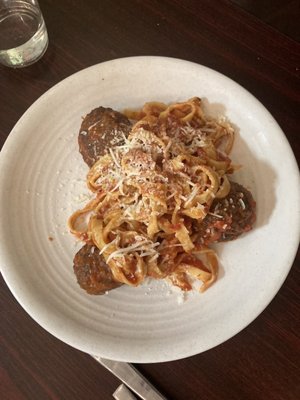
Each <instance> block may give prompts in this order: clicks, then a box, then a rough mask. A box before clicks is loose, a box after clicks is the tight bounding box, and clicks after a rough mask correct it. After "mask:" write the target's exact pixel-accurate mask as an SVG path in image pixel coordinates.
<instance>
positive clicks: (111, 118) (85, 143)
mask: <svg viewBox="0 0 300 400" xmlns="http://www.w3.org/2000/svg"><path fill="white" fill-rule="evenodd" d="M130 129H131V123H130V121H129V119H128V118H127V117H126V116H125V115H123V114H121V113H119V112H117V111H114V110H112V109H111V108H105V107H98V108H95V109H94V110H92V111H91V112H90V113H89V114H88V115H87V116H86V117H85V118H84V119H83V121H82V124H81V127H80V130H79V135H78V144H79V152H80V153H81V155H82V157H83V159H84V161H85V162H86V163H87V165H88V166H89V167H91V166H92V165H93V164H94V163H95V162H96V161H97V160H98V159H99V157H101V156H102V155H103V154H105V150H106V149H107V148H108V147H112V146H114V145H122V144H124V136H125V137H127V136H128V133H129V131H130Z"/></svg>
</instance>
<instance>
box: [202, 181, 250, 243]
mask: <svg viewBox="0 0 300 400" xmlns="http://www.w3.org/2000/svg"><path fill="white" fill-rule="evenodd" d="M254 222H255V201H254V200H253V197H252V194H251V193H250V191H249V190H247V189H246V188H244V187H243V186H242V185H240V184H239V183H236V182H233V181H230V190H229V193H228V195H227V196H225V197H224V198H219V199H215V200H214V201H213V202H212V205H211V208H210V213H209V214H208V215H207V216H206V217H205V218H204V219H203V220H202V221H195V222H194V229H195V230H196V231H197V232H198V234H200V237H201V238H202V240H203V243H204V244H206V245H208V244H210V243H214V242H224V241H229V240H233V239H236V238H237V237H238V236H240V235H241V234H242V233H244V232H247V231H249V230H250V229H251V228H252V226H253V224H254Z"/></svg>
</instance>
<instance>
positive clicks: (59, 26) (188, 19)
mask: <svg viewBox="0 0 300 400" xmlns="http://www.w3.org/2000/svg"><path fill="white" fill-rule="evenodd" d="M235 3H237V1H235ZM252 3H254V2H252ZM255 3H256V4H258V3H260V2H255ZM271 3H273V2H271V1H270V2H268V1H264V4H265V5H266V6H267V5H268V4H269V5H270V7H271ZM40 4H41V8H42V10H43V13H44V17H45V20H46V23H47V26H48V31H49V37H50V44H49V48H48V51H47V53H46V54H45V56H44V57H43V59H42V60H41V61H40V62H38V63H37V64H35V65H32V66H30V67H28V68H26V69H19V70H13V69H8V68H5V67H0V93H1V96H0V138H1V145H2V144H3V143H4V141H5V139H6V137H7V136H8V135H9V132H10V131H11V129H12V127H13V126H14V124H15V123H16V122H17V120H18V119H19V118H20V116H21V115H22V113H23V112H24V111H25V110H26V109H27V108H28V107H29V106H30V105H31V104H32V103H33V102H34V101H35V100H36V99H37V98H38V97H39V96H40V95H41V94H43V93H44V92H45V91H46V90H48V89H49V88H50V87H52V86H53V85H55V84H56V83H57V82H59V81H60V80H62V79H64V78H65V77H67V76H69V75H70V74H72V73H74V72H77V71H78V70H80V69H82V68H85V67H88V66H90V65H93V64H96V63H99V62H102V61H106V60H110V59H113V58H119V57H127V56H134V55H162V56H171V57H178V58H183V59H186V60H190V61H194V62H197V63H200V64H204V65H206V66H208V67H211V68H213V69H215V70H217V71H220V72H222V73H224V74H225V75H227V76H229V77H231V78H232V79H234V80H236V81H237V82H238V83H240V84H241V85H243V86H244V87H245V88H246V89H248V90H249V91H250V92H251V93H253V94H254V95H255V96H256V97H257V98H258V99H259V100H260V101H261V102H262V103H263V104H264V105H265V106H266V107H267V108H268V109H269V111H270V112H271V113H272V114H273V115H274V117H275V118H276V120H277V121H278V123H279V124H280V126H281V127H282V129H283V131H284V132H285V134H286V136H287V138H288V140H289V142H290V144H291V146H292V148H293V150H294V153H295V155H296V157H297V159H298V161H299V159H300V144H299V100H300V91H299V67H300V65H299V64H300V45H299V44H298V43H297V42H296V41H295V40H293V39H291V38H289V37H288V36H287V35H286V34H282V33H281V32H279V30H278V29H280V26H282V25H280V24H277V25H275V27H276V29H273V28H272V27H271V26H270V24H271V22H272V21H271V22H270V21H266V18H265V16H264V15H262V13H263V9H258V10H257V12H256V13H255V12H253V14H254V15H250V14H248V13H247V12H245V11H243V10H241V9H239V8H238V7H237V6H236V4H233V3H232V2H231V1H209V0H201V1H197V0H185V1H183V0H182V1H179V0H172V1H171V0H140V1H139V0H132V1H128V0H127V1H125V0H118V1H110V0H101V1H97V0H64V1H58V0H56V1H54V0H40ZM252 7H254V6H253V4H252ZM250 11H251V10H250ZM252 11H253V10H252ZM254 11H255V7H254ZM255 15H256V16H255ZM260 15H261V19H262V21H260V20H259V18H258V17H259V16H260ZM283 31H284V30H283ZM284 33H286V32H284ZM290 36H291V37H292V35H290ZM294 37H295V36H294ZM287 201H288V200H287ZM287 223H288V221H287ZM279 245H280V244H279ZM299 264H300V254H299V252H298V254H297V257H296V259H295V262H294V265H293V267H292V269H291V272H290V274H289V275H288V278H287V280H286V282H285V283H284V285H283V287H282V288H281V289H280V291H279V293H278V294H277V296H276V297H275V298H274V300H273V301H272V302H271V304H270V305H269V306H268V307H267V309H266V310H265V311H264V312H263V313H262V314H261V315H260V316H259V317H258V318H257V319H256V320H255V321H254V322H253V323H252V324H250V325H249V326H248V327H247V328H246V329H244V330H243V331H242V332H241V333H239V334H238V335H236V336H235V337H234V338H232V339H231V340H229V341H227V342H226V343H223V344H222V345H220V346H218V347H216V348H214V349H212V350H210V351H207V352H205V353H203V354H200V355H197V356H194V357H190V358H188V359H185V360H179V361H174V362H170V363H160V364H142V365H138V368H139V369H140V370H141V371H142V372H143V373H144V374H145V376H146V377H148V378H149V379H150V380H151V381H152V383H153V384H154V385H156V386H157V388H158V389H159V390H161V392H162V393H164V394H165V395H166V396H167V397H168V398H169V399H174V400H181V399H183V400H185V399H200V398H201V399H210V400H221V399H222V400H223V399H233V400H234V399H243V400H248V399H249V400H250V399H258V400H259V399H265V398H266V397H267V398H269V399H272V400H279V399H280V400H296V399H298V398H300V385H299V376H300V363H299V360H300V340H299V331H300V324H299V309H300V294H299V293H300V291H299ZM297 267H298V268H297ZM0 285H1V292H0V301H1V327H0V342H1V346H0V349H1V356H0V360H1V361H0V363H1V364H0V367H1V369H0V385H1V386H0V393H1V395H0V396H1V398H3V399H7V400H8V399H9V400H25V399H26V400H27V399H30V400H44V399H45V400H48V399H51V400H58V399H74V400H77V399H78V400H79V399H89V400H93V399H95V400H96V399H97V400H98V399H103V400H105V399H111V398H112V397H111V394H112V393H113V391H114V390H115V389H116V387H117V386H118V384H119V381H118V380H117V379H116V378H115V377H114V376H113V375H111V374H110V373H109V372H107V371H106V370H105V369H104V368H103V367H102V366H100V365H99V364H98V363H96V362H95V361H94V360H93V359H92V358H91V357H90V356H89V355H87V354H84V353H82V352H79V351H77V350H75V349H73V348H71V347H69V346H67V345H65V344H64V343H62V342H60V341H59V340H57V339H56V338H54V337H53V336H51V335H50V334H48V333H47V332H45V331H44V330H43V329H42V328H41V327H39V325H37V324H36V323H35V322H34V321H33V320H32V319H31V318H30V317H29V316H28V315H27V314H26V313H25V311H24V310H23V309H22V308H21V306H20V305H19V304H18V303H17V301H16V300H15V299H14V298H13V296H12V294H11V293H10V291H9V289H8V288H7V286H6V284H5V283H4V281H3V280H1V282H0ZM195 334H196V332H195Z"/></svg>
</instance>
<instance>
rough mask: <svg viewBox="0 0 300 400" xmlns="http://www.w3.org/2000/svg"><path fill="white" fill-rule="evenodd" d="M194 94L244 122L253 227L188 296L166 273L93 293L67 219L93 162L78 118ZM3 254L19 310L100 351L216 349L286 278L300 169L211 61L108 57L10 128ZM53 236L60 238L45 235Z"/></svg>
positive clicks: (238, 150)
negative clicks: (84, 283) (82, 279)
mask: <svg viewBox="0 0 300 400" xmlns="http://www.w3.org/2000/svg"><path fill="white" fill-rule="evenodd" d="M193 96H199V97H202V98H204V99H206V100H205V104H206V109H207V111H208V112H209V113H212V114H214V115H221V114H222V115H226V116H227V117H228V118H229V119H230V120H231V121H232V122H233V123H234V124H235V126H236V128H237V139H236V142H235V148H234V151H233V154H232V157H233V159H234V161H238V162H241V163H242V164H243V166H244V168H243V169H242V170H241V171H240V172H239V173H238V174H236V176H235V180H237V181H239V182H240V183H243V184H245V185H246V186H248V187H249V188H250V189H251V191H252V192H253V195H254V197H255V199H256V201H257V223H256V227H255V229H254V230H253V231H251V232H250V233H248V234H246V235H244V236H243V237H242V238H239V239H238V240H236V241H234V242H232V243H226V244H224V245H221V244H220V245H217V246H216V249H217V252H218V254H219V257H220V262H221V273H220V278H219V280H218V281H217V283H216V284H215V285H213V287H211V288H210V289H209V290H208V291H207V292H205V293H204V294H189V295H188V296H186V298H183V297H182V296H180V295H179V294H178V293H177V292H174V293H173V292H172V291H170V288H168V287H166V285H165V284H164V283H163V282H149V283H148V284H145V285H143V286H142V287H139V288H130V287H125V286H123V287H121V288H119V289H117V290H113V291H111V292H109V294H107V295H104V296H89V295H87V294H86V293H85V292H84V291H82V290H81V289H80V288H79V286H78V285H77V283H76V279H75V276H74V274H73V270H72V259H73V256H74V254H75V253H76V251H77V250H78V249H79V248H80V247H81V244H78V243H76V241H75V239H74V238H73V237H72V236H71V235H70V234H68V231H67V227H66V221H67V218H68V216H69V215H70V214H71V213H72V212H73V211H74V210H75V209H77V208H79V207H82V206H83V204H84V202H82V200H84V198H83V197H82V196H81V197H80V196H79V195H80V194H82V193H86V192H87V191H86V189H85V175H86V172H87V167H86V165H85V164H84V162H83V161H82V159H81V156H80V154H79V153H78V146H77V133H78V130H79V127H80V124H81V117H82V116H84V115H86V114H87V113H88V112H89V111H90V110H92V109H93V108H95V107H97V106H99V105H102V106H110V107H112V108H114V109H116V110H122V109H124V108H126V107H138V106H141V105H142V104H143V103H144V102H146V101H150V100H159V101H163V102H174V101H180V100H185V99H188V98H190V97H193ZM0 170H1V178H0V187H1V197H0V214H1V220H0V250H1V254H0V257H1V258H0V261H1V268H2V273H3V276H4V279H5V280H6V282H7V284H8V286H9V288H10V289H11V291H12V293H13V294H14V296H15V297H16V299H17V300H18V301H19V303H20V304H21V305H22V306H23V307H24V309H25V310H26V311H27V312H28V313H29V314H30V315H31V317H32V318H34V319H35V320H36V321H37V322H38V323H39V324H40V325H41V326H42V327H44V328H45V329H46V330H47V331H49V332H50V333H51V334H53V335H54V336H56V337H58V338H59V339H61V340H62V341H64V342H66V343H68V344H70V345H72V346H74V347H75V348H78V349H80V350H83V351H85V352H88V353H91V354H95V355H99V356H102V357H106V358H110V359H114V360H122V361H132V362H143V363H145V362H159V361H169V360H174V359H179V358H183V357H187V356H191V355H193V354H197V353H200V352H203V351H205V350H207V349H210V348H212V347H214V346H216V345H218V344H220V343H222V342H224V341H225V340H227V339H229V338H230V337H232V336H233V335H235V334H236V333H238V332H239V331H240V330H241V329H243V328H244V327H245V326H247V325H248V324H249V323H250V322H251V321H253V320H254V319H255V317H257V316H258V315H259V314H260V313H261V312H262V310H263V309H264V308H265V307H266V306H267V304H268V303H269V302H270V301H271V299H272V298H273V297H274V296H275V294H276V292H277V291H278V289H279V288H280V286H281V285H282V283H283V281H284V279H285V278H286V276H287V274H288V272H289V269H290V267H291V265H292V262H293V259H294V256H295V252H296V249H297V245H298V240H299V226H300V223H299V216H300V210H299V204H300V199H299V175H298V169H297V165H296V162H295V158H294V155H293V153H292V151H291V148H290V147H289V144H288V142H287V140H286V138H285V136H284V134H283V133H282V131H281V130H280V128H279V126H278V125H277V123H276V122H275V121H274V119H273V118H272V116H271V115H270V114H269V112H268V111H267V110H266V109H265V108H264V107H263V106H262V105H261V104H260V103H259V102H258V100H256V99H255V98H254V97H253V96H252V95H251V94H249V93H248V92H247V91H246V90H245V89H243V88H242V87H241V86H239V85H238V84H236V83H235V82H233V81H232V80H230V79H228V78H226V77H225V76H223V75H221V74H219V73H217V72H215V71H212V70H211V69H208V68H206V67H203V66H200V65H197V64H193V63H190V62H186V61H181V60H176V59H169V58H161V57H134V58H127V59H126V58H125V59H119V60H114V61H109V62H106V63H103V64H99V65H95V66H93V67H91V68H88V69H85V70H83V71H80V72H78V73H76V74H74V75H72V76H70V77H69V78H67V79H65V80H64V81H62V82H60V83H59V84H58V85H56V86H54V87H53V88H52V89H51V90H49V91H48V92H47V93H45V94H44V95H43V96H42V97H41V98H40V99H38V100H37V101H36V102H35V103H34V104H33V105H32V106H31V107H30V108H29V109H28V111H27V112H26V113H25V114H24V115H23V117H22V118H21V119H20V120H19V122H18V123H17V124H16V126H15V128H14V129H13V131H12V132H11V134H10V136H9V138H8V140H7V142H6V143H5V145H4V147H3V150H2V152H1V158H0ZM49 237H52V238H53V240H52V241H51V240H49Z"/></svg>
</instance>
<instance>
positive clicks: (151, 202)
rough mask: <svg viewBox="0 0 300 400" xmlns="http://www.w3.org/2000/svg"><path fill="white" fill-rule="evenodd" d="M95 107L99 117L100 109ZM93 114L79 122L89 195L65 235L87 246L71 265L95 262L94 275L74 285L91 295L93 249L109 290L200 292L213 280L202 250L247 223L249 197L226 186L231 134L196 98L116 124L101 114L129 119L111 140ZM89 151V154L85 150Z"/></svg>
mask: <svg viewBox="0 0 300 400" xmlns="http://www.w3.org/2000/svg"><path fill="white" fill-rule="evenodd" d="M99 109H101V112H100V114H101V115H103V113H104V115H106V111H103V110H107V109H103V108H102V107H99V108H98V109H96V110H99ZM93 112H95V110H94V111H92V112H91V113H90V114H89V115H88V116H87V117H86V118H85V119H84V121H89V122H88V123H86V125H83V124H82V127H81V130H80V134H79V146H80V152H81V154H82V155H83V158H84V160H85V161H86V162H87V163H88V165H89V166H90V170H89V172H88V174H87V186H88V188H89V189H90V191H91V192H92V193H93V194H94V197H93V198H92V200H90V201H89V202H88V203H87V204H86V206H85V207H84V208H83V209H81V210H77V211H75V212H74V213H73V214H72V215H71V217H70V218H69V227H70V231H71V233H73V234H74V235H75V236H76V237H77V238H79V239H80V240H82V241H83V242H84V243H86V245H85V246H89V247H85V246H84V249H85V250H82V249H81V250H80V251H79V252H78V253H77V255H76V256H75V260H76V262H75V260H74V267H75V265H77V266H78V265H81V257H82V253H81V252H83V255H84V257H85V258H89V257H90V258H92V259H93V262H92V265H93V267H92V268H90V267H86V268H83V269H82V271H83V272H81V271H80V273H79V275H82V277H83V279H78V281H79V283H80V282H81V287H83V288H84V289H86V290H87V291H88V292H90V293H95V291H94V286H93V285H94V281H95V280H94V276H95V274H94V271H95V270H97V259H96V258H94V255H93V254H91V251H92V250H91V249H92V248H94V250H93V252H94V253H95V249H97V250H96V253H95V254H96V256H95V257H99V270H101V268H103V265H104V264H105V266H106V267H105V268H106V272H107V270H109V271H110V273H111V276H110V277H109V278H108V281H109V282H111V283H112V284H113V285H114V284H115V282H118V283H119V284H127V285H130V286H138V285H140V284H141V283H143V282H144V280H145V278H147V277H151V278H154V279H166V280H168V281H169V282H170V283H171V284H173V285H175V286H178V287H179V288H181V289H182V290H184V291H189V290H191V289H193V287H195V286H197V284H198V286H199V284H200V287H199V290H200V291H204V290H205V289H207V288H208V287H209V286H211V285H212V284H213V283H214V282H215V281H216V279H217V275H218V260H217V256H216V253H215V251H214V250H213V249H212V248H211V247H209V245H210V244H212V243H214V242H219V241H228V240H232V239H236V238H237V237H238V236H240V235H241V234H242V233H244V232H247V231H249V230H250V229H251V228H252V226H253V224H254V222H255V201H254V200H253V197H252V194H251V193H250V192H249V190H247V189H246V188H244V187H243V186H241V185H240V184H238V183H235V182H233V181H232V180H231V179H229V176H230V175H231V174H232V173H233V172H234V171H235V169H236V168H237V167H236V166H235V165H233V164H232V162H231V159H230V157H229V154H230V151H231V149H232V146H233V143H234V129H233V127H232V126H231V124H230V123H229V122H228V121H227V120H226V119H224V118H220V119H218V120H217V119H214V118H211V117H208V116H207V115H205V113H204V111H203V108H202V104H201V99H199V98H197V97H194V98H192V99H190V100H188V101H185V102H181V103H173V104H170V105H166V104H163V103H158V102H152V103H146V104H145V105H144V106H143V107H142V108H141V109H140V110H137V111H131V110H127V111H124V116H123V117H124V119H123V118H121V117H120V116H119V115H122V114H120V113H116V112H115V111H113V110H111V109H109V113H114V114H113V115H114V116H115V115H117V116H118V117H117V119H118V121H123V122H124V121H128V123H127V122H126V123H125V122H124V123H123V122H122V123H121V122H119V123H118V124H117V129H116V132H117V135H116V137H115V138H114V137H113V133H112V132H113V130H114V128H112V125H113V124H111V119H110V117H109V118H108V119H107V120H108V121H109V122H108V123H107V125H106V122H105V119H104V118H103V119H102V120H101V119H100V120H101V121H102V122H101V123H100V127H101V129H99V131H97V132H95V134H94V133H93V132H94V131H93V129H94V128H96V127H97V123H96V122H97V121H96V122H93V121H94V120H95V118H96V117H94V115H93V116H92V117H90V116H91V115H92V114H93ZM95 123H96V125H93V124H95ZM88 126H89V127H90V132H91V134H89V132H88ZM82 132H87V133H86V134H83V133H82ZM107 135H109V137H110V139H109V141H107V140H106V138H107ZM81 136H82V137H84V138H86V140H85V141H84V140H83V139H82V138H81ZM83 143H84V144H83ZM91 143H92V145H90V144H91ZM93 146H95V148H96V151H95V152H90V147H93ZM82 221H87V222H86V223H83V224H82ZM78 259H79V260H80V262H79V263H78ZM104 261H105V262H104ZM83 264H84V263H83ZM86 265H89V264H86ZM79 269H80V268H79ZM76 275H77V278H78V273H77V274H76ZM96 275H97V273H96ZM97 276H98V275H97ZM79 278H81V276H80V277H79ZM99 279H100V281H101V280H102V278H101V276H100V275H99ZM96 281H97V284H99V283H100V282H99V281H98V278H97V279H96ZM90 282H93V283H92V284H90ZM102 283H103V285H104V286H105V282H104V278H103V282H102ZM91 286H92V289H91ZM96 286H97V285H96ZM100 286H101V285H100ZM109 289H110V287H108V289H106V290H109ZM96 291H97V289H96ZM99 292H101V290H99Z"/></svg>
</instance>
